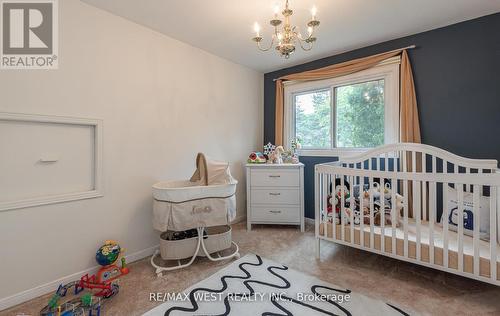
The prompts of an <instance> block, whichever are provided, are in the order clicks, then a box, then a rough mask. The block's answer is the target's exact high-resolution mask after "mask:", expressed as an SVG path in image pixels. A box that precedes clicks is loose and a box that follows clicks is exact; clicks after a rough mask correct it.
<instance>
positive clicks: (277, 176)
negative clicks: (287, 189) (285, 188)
mask: <svg viewBox="0 0 500 316" xmlns="http://www.w3.org/2000/svg"><path fill="white" fill-rule="evenodd" d="M279 177H281V176H280V175H279V174H278V175H273V174H271V175H269V178H279Z"/></svg>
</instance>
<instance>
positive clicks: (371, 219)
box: [368, 177, 375, 248]
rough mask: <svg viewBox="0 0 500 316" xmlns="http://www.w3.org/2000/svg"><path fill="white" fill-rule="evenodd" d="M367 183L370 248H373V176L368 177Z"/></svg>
mask: <svg viewBox="0 0 500 316" xmlns="http://www.w3.org/2000/svg"><path fill="white" fill-rule="evenodd" d="M368 181H369V183H370V189H369V191H368V192H369V193H370V248H375V245H374V236H373V229H374V226H375V221H374V215H373V178H372V177H370V178H369V180H368Z"/></svg>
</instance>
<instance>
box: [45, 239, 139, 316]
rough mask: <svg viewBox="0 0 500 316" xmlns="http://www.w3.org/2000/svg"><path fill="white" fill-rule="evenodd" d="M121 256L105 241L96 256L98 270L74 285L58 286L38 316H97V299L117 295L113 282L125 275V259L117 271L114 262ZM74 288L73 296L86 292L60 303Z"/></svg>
mask: <svg viewBox="0 0 500 316" xmlns="http://www.w3.org/2000/svg"><path fill="white" fill-rule="evenodd" d="M122 252H123V249H122V248H121V247H120V245H119V244H118V243H117V242H115V241H112V240H107V241H106V242H105V243H104V245H102V246H101V247H100V248H99V249H98V250H97V252H96V261H97V263H99V264H100V265H102V267H101V268H100V269H99V271H98V272H97V273H96V274H95V275H91V276H89V275H88V274H85V275H84V276H82V277H81V278H80V280H78V281H73V282H70V283H68V284H65V285H63V284H61V285H59V288H58V289H57V291H56V293H55V294H54V295H53V296H52V297H51V298H50V300H49V302H48V304H47V306H45V307H44V308H43V309H42V310H41V311H40V315H41V316H83V315H88V316H94V314H93V313H94V312H95V316H100V314H101V299H102V298H105V299H108V298H111V297H113V296H115V295H116V294H118V291H119V290H120V287H119V286H118V284H117V283H116V281H115V280H116V279H118V278H119V277H121V276H124V275H126V274H128V273H129V269H128V268H127V265H126V262H125V258H123V257H122V258H121V267H118V266H117V265H116V264H114V263H115V262H116V260H118V257H119V256H120V254H121V253H122ZM70 288H74V291H73V294H74V295H75V296H77V295H78V294H79V293H80V292H82V291H83V290H84V289H87V290H89V292H87V293H85V294H83V295H82V296H81V297H75V298H73V299H71V300H69V301H67V302H63V303H60V301H61V298H63V297H65V296H66V294H67V292H68V289H70Z"/></svg>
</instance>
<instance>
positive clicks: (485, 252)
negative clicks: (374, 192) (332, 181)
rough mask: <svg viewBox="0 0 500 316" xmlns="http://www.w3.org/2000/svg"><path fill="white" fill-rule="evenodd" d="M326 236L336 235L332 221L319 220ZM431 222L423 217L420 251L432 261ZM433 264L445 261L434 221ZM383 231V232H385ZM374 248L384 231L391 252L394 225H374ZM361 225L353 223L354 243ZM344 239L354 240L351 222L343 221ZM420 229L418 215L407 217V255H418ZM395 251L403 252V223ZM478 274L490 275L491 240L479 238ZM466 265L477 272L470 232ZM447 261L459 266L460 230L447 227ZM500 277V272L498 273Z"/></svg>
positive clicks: (367, 240) (465, 239) (339, 234)
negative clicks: (417, 224) (418, 229)
mask: <svg viewBox="0 0 500 316" xmlns="http://www.w3.org/2000/svg"><path fill="white" fill-rule="evenodd" d="M325 226H326V230H327V231H326V232H327V234H326V236H327V238H332V237H333V227H332V223H324V222H323V223H320V225H319V235H320V236H325ZM335 226H336V227H335V235H336V239H338V240H342V226H341V225H340V224H337V225H335ZM429 227H430V223H429V222H426V221H421V232H420V244H421V245H420V249H421V250H420V252H421V261H423V262H427V263H430V258H429V250H430V246H429V244H430V242H429V240H430V239H429V236H430V229H429ZM433 230H434V231H433V236H434V264H437V265H441V266H442V265H443V255H444V251H443V228H442V227H441V226H440V225H439V224H434V228H433ZM382 231H383V232H382ZM363 232H364V233H363V237H364V244H365V245H369V243H370V226H368V225H365V226H364V227H363ZM373 232H374V248H375V249H376V250H378V251H380V250H381V241H382V235H383V236H384V238H383V240H384V241H385V243H384V252H386V253H387V254H390V253H392V227H384V229H382V228H381V227H379V226H374V228H373ZM360 235H361V227H360V226H357V225H354V244H357V245H360ZM344 239H345V241H346V242H348V243H351V226H350V225H348V224H345V225H344ZM416 240H417V230H416V221H415V219H409V220H408V257H409V258H412V259H416V254H417V250H416V249H417V242H416ZM496 247H497V254H500V245H499V244H498V243H497V244H496ZM396 254H397V255H398V256H404V230H403V227H399V228H396ZM479 256H480V259H479V274H480V275H481V276H483V277H490V243H489V242H487V241H483V240H480V241H479ZM463 258H464V259H463V269H464V271H465V272H467V273H473V272H474V259H473V258H474V247H473V238H472V237H470V236H467V235H464V236H463ZM448 265H449V267H450V268H452V269H458V234H457V233H456V232H453V231H448ZM497 271H500V255H499V256H497ZM498 280H500V274H499V275H498Z"/></svg>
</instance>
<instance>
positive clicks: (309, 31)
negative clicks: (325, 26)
mask: <svg viewBox="0 0 500 316" xmlns="http://www.w3.org/2000/svg"><path fill="white" fill-rule="evenodd" d="M307 33H309V36H311V34H312V33H313V28H312V26H309V27H308V28H307Z"/></svg>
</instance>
